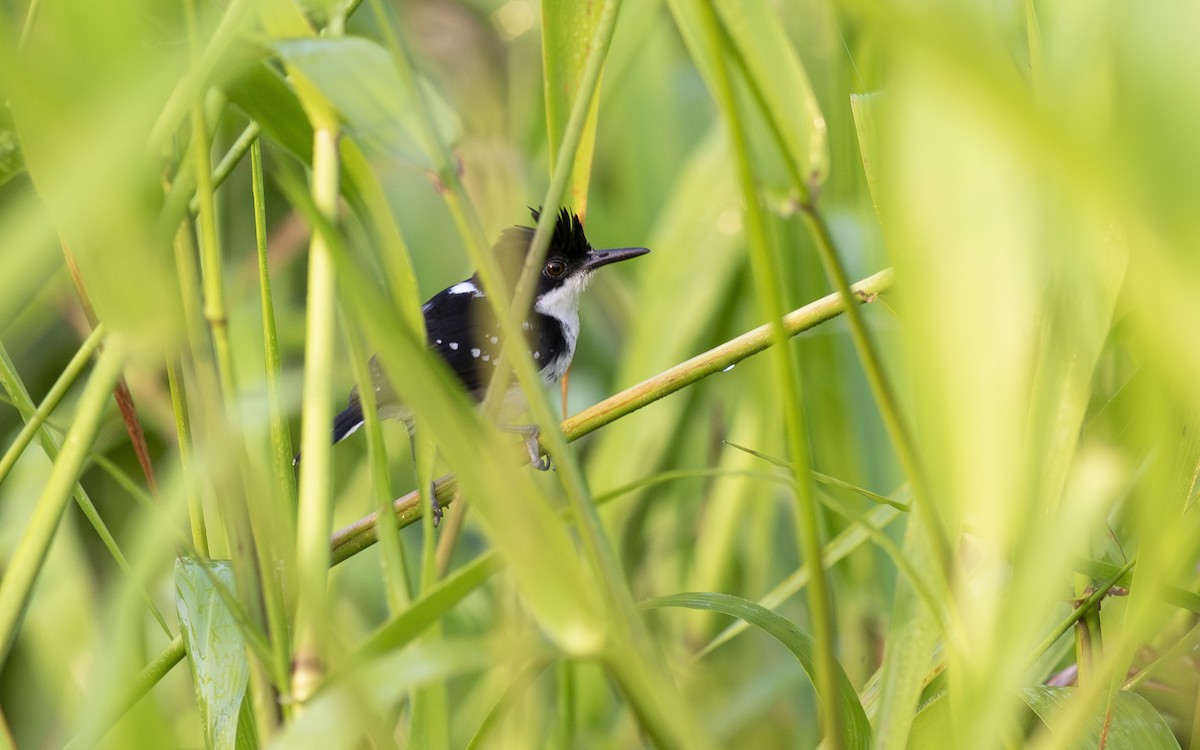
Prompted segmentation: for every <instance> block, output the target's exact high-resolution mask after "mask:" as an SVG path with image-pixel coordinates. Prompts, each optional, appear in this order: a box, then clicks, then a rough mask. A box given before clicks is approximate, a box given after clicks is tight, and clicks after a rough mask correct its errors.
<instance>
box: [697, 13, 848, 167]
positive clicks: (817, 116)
mask: <svg viewBox="0 0 1200 750" xmlns="http://www.w3.org/2000/svg"><path fill="white" fill-rule="evenodd" d="M713 5H714V6H715V7H716V9H717V13H718V14H719V15H720V16H721V23H722V24H723V25H724V27H725V32H726V33H727V34H729V37H730V38H731V39H732V41H733V44H734V45H735V47H736V48H737V54H738V55H739V56H740V57H741V59H742V62H743V63H744V64H745V66H746V72H747V73H748V79H749V80H750V81H751V83H752V85H753V86H755V87H756V88H757V89H758V91H759V95H760V96H761V97H762V98H763V104H764V106H765V107H766V109H767V116H768V117H769V118H770V119H771V120H772V121H773V122H774V123H775V127H776V129H777V131H778V137H779V138H780V139H781V140H782V141H783V146H784V149H785V150H786V151H787V153H788V156H789V158H790V159H791V160H792V162H793V163H794V164H795V165H796V167H797V169H798V170H799V172H800V178H801V179H802V180H803V181H804V182H805V184H806V185H808V186H810V187H813V188H815V187H817V186H819V185H821V183H823V182H824V181H825V178H826V176H827V175H828V174H829V141H828V137H827V134H826V127H825V116H824V115H822V114H821V106H820V105H819V104H818V103H817V97H816V95H815V94H814V93H813V90H812V84H810V83H809V80H808V74H807V73H805V71H804V64H803V63H802V62H801V61H800V57H799V56H798V55H797V54H796V51H795V50H794V49H792V44H791V42H790V41H789V40H788V38H787V35H786V34H784V31H783V22H782V20H781V19H780V18H779V10H778V9H777V8H776V6H775V5H774V4H772V3H770V2H768V1H767V0H716V1H715V2H714V3H713Z"/></svg>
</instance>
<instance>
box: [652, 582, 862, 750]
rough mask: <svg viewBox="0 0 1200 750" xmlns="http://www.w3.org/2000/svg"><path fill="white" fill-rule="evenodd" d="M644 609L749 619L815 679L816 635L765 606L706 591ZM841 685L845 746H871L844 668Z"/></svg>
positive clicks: (839, 674)
mask: <svg viewBox="0 0 1200 750" xmlns="http://www.w3.org/2000/svg"><path fill="white" fill-rule="evenodd" d="M640 606H641V607H642V608H644V609H648V608H652V607H653V608H658V607H686V608H687V609H707V610H712V611H714V612H721V613H723V614H726V615H729V616H730V617H737V618H740V619H742V620H745V621H746V622H748V623H750V624H751V625H754V626H755V627H757V628H759V629H760V630H762V631H763V632H765V633H766V634H767V635H770V636H771V637H772V638H774V639H775V640H777V641H779V642H780V643H782V644H783V645H784V646H785V647H786V648H787V650H788V651H791V652H792V655H793V656H795V657H796V660H797V661H799V662H800V666H801V667H803V669H804V671H805V672H806V673H807V674H808V678H809V680H810V681H811V680H813V679H814V676H813V670H814V669H815V654H814V649H815V647H816V643H815V642H814V641H813V639H812V636H810V635H809V634H808V633H805V632H804V631H803V630H801V629H800V628H798V627H796V625H795V623H793V622H791V621H790V620H788V619H786V618H784V617H783V616H781V615H779V614H777V613H775V612H773V611H771V610H769V609H767V608H766V607H764V606H762V605H761V604H756V603H754V602H752V601H749V600H746V599H742V598H740V597H737V596H730V595H729V594H721V593H716V592H710V591H702V592H696V593H686V594H673V595H671V596H660V597H657V598H655V599H651V600H649V601H645V602H642V603H641V605H640ZM837 682H838V685H839V686H840V691H839V693H838V701H839V703H840V709H841V712H842V718H843V725H844V727H845V732H846V733H845V736H844V737H842V747H847V748H867V747H870V746H871V724H870V722H868V721H867V715H866V713H864V712H863V707H862V704H861V703H859V701H858V695H857V694H856V693H855V692H854V686H852V685H851V684H850V680H849V678H847V677H846V673H845V672H844V671H842V669H841V667H838V671H837Z"/></svg>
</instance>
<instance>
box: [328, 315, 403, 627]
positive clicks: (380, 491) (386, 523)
mask: <svg viewBox="0 0 1200 750" xmlns="http://www.w3.org/2000/svg"><path fill="white" fill-rule="evenodd" d="M348 328H349V327H348V326H347V329H348ZM346 341H347V343H348V344H349V347H350V365H351V369H352V370H353V371H354V380H355V382H356V383H357V384H358V394H359V400H360V402H361V404H362V412H363V432H365V433H366V435H367V465H368V466H370V468H371V495H372V497H373V499H374V501H375V506H376V508H377V510H376V517H377V518H380V519H381V521H380V523H381V524H382V530H381V532H380V535H379V539H380V547H382V550H381V552H380V556H379V557H380V564H381V566H382V568H383V591H384V595H385V598H386V599H387V603H388V611H389V612H391V613H393V614H394V613H396V612H399V611H401V610H403V609H404V608H405V607H407V606H408V605H409V603H411V601H412V591H411V590H410V587H409V576H408V569H407V567H406V565H405V561H404V549H403V546H402V541H401V539H400V535H399V534H398V533H397V532H398V531H399V527H398V526H397V525H396V517H395V515H393V514H390V513H387V509H388V508H389V507H390V505H391V502H392V494H391V483H390V481H389V477H388V465H387V455H386V454H385V452H384V446H383V431H382V430H381V429H380V427H379V416H378V412H377V411H376V409H377V404H376V403H375V382H374V378H373V376H372V373H371V372H370V368H369V367H368V366H367V356H366V351H365V350H366V347H365V346H364V345H363V343H362V341H361V337H360V336H359V335H358V334H356V333H355V332H354V331H350V330H347V331H346ZM418 486H419V485H418Z"/></svg>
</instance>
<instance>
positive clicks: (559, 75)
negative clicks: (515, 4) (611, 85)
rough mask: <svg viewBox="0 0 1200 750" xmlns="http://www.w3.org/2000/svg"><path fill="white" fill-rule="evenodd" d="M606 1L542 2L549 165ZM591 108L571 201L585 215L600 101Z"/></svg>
mask: <svg viewBox="0 0 1200 750" xmlns="http://www.w3.org/2000/svg"><path fill="white" fill-rule="evenodd" d="M603 7H604V3H603V2H601V1H600V0H597V1H596V2H588V3H580V2H575V0H547V1H546V2H543V3H542V69H543V80H544V81H545V96H546V134H547V137H548V139H549V141H550V169H551V170H553V169H554V166H555V164H554V162H555V160H556V159H557V158H558V149H559V146H560V145H561V144H562V140H563V133H564V131H566V129H567V120H568V119H569V118H570V116H571V107H572V106H574V104H575V100H576V99H577V98H578V96H579V85H580V80H581V78H582V77H583V67H584V64H585V63H586V62H587V56H588V52H589V50H591V48H592V45H591V42H592V36H593V35H594V34H595V31H596V25H597V23H598V21H599V20H600V13H601V10H602V9H603ZM598 100H599V97H596V99H593V100H592V103H591V106H590V107H589V108H588V116H587V122H586V123H585V124H584V126H583V135H582V137H581V139H580V141H579V149H578V150H577V151H576V152H575V164H574V165H573V168H572V170H571V186H570V194H569V198H568V200H569V202H570V204H571V205H572V206H573V207H574V208H575V210H576V211H577V212H579V213H581V214H583V213H586V211H587V189H588V180H589V179H590V178H591V174H592V153H593V150H594V147H595V144H596V119H597V109H596V104H597V101H598Z"/></svg>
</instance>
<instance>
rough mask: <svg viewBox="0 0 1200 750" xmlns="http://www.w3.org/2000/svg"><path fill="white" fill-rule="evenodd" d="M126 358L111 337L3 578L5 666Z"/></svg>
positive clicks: (0, 641) (0, 638)
mask: <svg viewBox="0 0 1200 750" xmlns="http://www.w3.org/2000/svg"><path fill="white" fill-rule="evenodd" d="M125 358H126V345H125V342H124V341H122V340H121V339H119V338H110V339H108V340H107V342H106V346H105V350H104V353H103V354H101V355H100V358H99V360H98V361H97V362H96V367H95V369H94V370H93V371H92V377H91V379H90V380H88V384H87V388H85V389H84V392H83V396H82V397H81V398H80V401H79V407H78V409H77V411H76V415H75V419H74V420H73V421H72V423H71V427H70V429H69V430H68V431H67V435H66V438H65V439H64V440H63V446H62V452H61V453H59V455H58V460H57V461H55V462H54V469H53V470H52V471H51V472H50V478H49V479H48V480H47V481H46V484H45V486H44V487H43V489H42V494H41V496H40V497H39V498H38V501H37V505H35V506H34V510H33V516H32V518H30V520H29V524H28V525H27V526H26V527H25V530H24V532H23V533H22V534H21V540H20V541H19V542H18V543H17V548H16V550H15V551H14V552H13V556H12V560H11V561H10V562H9V564H8V568H7V570H5V572H4V578H3V579H2V580H0V665H3V664H4V662H5V661H6V660H7V658H8V654H9V651H10V650H11V649H12V645H13V641H14V640H15V639H16V635H17V630H18V629H19V628H20V625H21V620H22V619H23V618H24V616H25V610H26V608H27V607H28V606H29V597H30V594H31V592H32V589H33V584H34V582H35V581H36V580H37V576H38V573H39V572H40V571H41V568H42V563H43V561H44V560H45V558H46V554H47V552H48V551H49V549H50V543H51V542H52V541H53V540H54V535H55V533H56V532H57V531H58V522H59V520H60V519H61V518H62V514H63V510H64V509H65V508H66V505H67V501H68V500H69V499H70V498H71V491H72V489H73V488H74V487H75V484H76V482H77V480H78V478H79V473H80V472H81V471H82V470H83V467H84V465H85V462H86V460H87V455H88V452H89V451H90V450H91V447H92V443H93V441H95V439H96V433H97V432H98V431H99V430H100V422H101V418H102V417H103V416H104V408H105V406H107V404H108V399H109V397H110V395H111V394H112V389H113V387H114V386H115V385H116V383H117V380H118V379H119V378H120V377H121V369H122V367H123V366H124V364H125Z"/></svg>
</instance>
